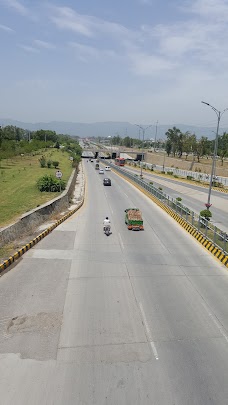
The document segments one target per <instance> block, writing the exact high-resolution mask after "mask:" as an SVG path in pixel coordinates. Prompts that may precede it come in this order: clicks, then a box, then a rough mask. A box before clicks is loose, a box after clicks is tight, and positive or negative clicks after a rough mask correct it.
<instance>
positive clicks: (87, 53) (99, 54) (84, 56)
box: [69, 42, 116, 62]
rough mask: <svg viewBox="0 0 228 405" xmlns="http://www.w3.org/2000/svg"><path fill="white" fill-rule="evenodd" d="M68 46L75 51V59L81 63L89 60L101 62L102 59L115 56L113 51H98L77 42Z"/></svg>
mask: <svg viewBox="0 0 228 405" xmlns="http://www.w3.org/2000/svg"><path fill="white" fill-rule="evenodd" d="M69 45H70V46H71V47H72V48H74V49H75V50H76V51H77V57H78V58H79V59H80V60H81V61H83V62H87V61H88V60H89V59H97V60H100V59H102V60H103V58H104V57H112V58H113V57H115V56H116V54H115V52H114V51H112V50H108V49H98V48H96V47H92V46H89V45H82V44H80V43H78V42H70V43H69Z"/></svg>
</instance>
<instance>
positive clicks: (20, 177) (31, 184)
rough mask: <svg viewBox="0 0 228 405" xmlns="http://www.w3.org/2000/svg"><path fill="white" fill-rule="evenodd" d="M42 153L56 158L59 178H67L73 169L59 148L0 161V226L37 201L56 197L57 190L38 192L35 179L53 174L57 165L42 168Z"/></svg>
mask: <svg viewBox="0 0 228 405" xmlns="http://www.w3.org/2000/svg"><path fill="white" fill-rule="evenodd" d="M42 155H44V156H45V157H46V160H49V159H50V160H52V161H58V162H59V167H58V169H59V170H61V171H62V173H63V177H62V179H63V180H65V181H66V182H67V181H68V179H69V177H70V175H71V173H72V170H73V169H72V163H71V161H70V160H69V154H68V153H67V152H64V151H62V150H59V149H48V150H46V151H41V152H40V153H37V154H36V155H35V156H26V155H25V156H16V157H14V158H12V159H7V160H2V161H1V162H0V187H1V198H0V226H1V227H2V226H6V225H8V224H10V223H12V222H14V221H15V220H16V219H17V218H18V217H20V216H21V215H22V214H24V213H25V212H27V211H30V210H31V209H33V208H36V207H38V206H39V205H42V204H44V203H45V202H47V201H50V200H52V199H53V198H55V197H57V196H58V195H59V193H47V192H43V193H41V192H40V191H39V190H38V188H37V186H36V182H37V180H38V178H40V177H42V176H44V175H45V174H52V175H53V176H55V172H56V169H55V168H54V167H51V168H50V169H48V168H47V167H45V168H41V167H40V163H39V159H40V157H41V156H42Z"/></svg>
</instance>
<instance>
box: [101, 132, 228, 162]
mask: <svg viewBox="0 0 228 405" xmlns="http://www.w3.org/2000/svg"><path fill="white" fill-rule="evenodd" d="M165 135H166V138H167V139H166V141H161V140H158V141H157V142H156V145H155V142H154V141H149V140H144V142H143V141H142V140H140V139H135V138H131V137H129V136H126V137H125V138H121V137H120V136H119V135H116V136H113V137H109V138H108V139H106V141H107V142H109V144H110V145H118V146H125V147H128V148H131V147H138V148H142V147H144V148H150V147H151V146H153V147H154V148H159V147H162V148H165V150H166V152H167V155H168V156H170V155H172V156H174V157H175V156H178V157H179V158H181V157H182V156H183V154H184V155H185V159H186V160H187V159H188V156H189V155H190V154H193V155H194V156H196V157H197V160H198V162H199V160H200V157H202V156H207V157H209V156H212V155H213V153H214V146H215V140H210V139H208V138H207V137H206V136H202V137H201V138H200V139H197V138H196V135H195V134H191V133H190V132H188V131H187V132H181V130H180V129H179V128H176V127H173V128H170V129H169V130H168V131H167V132H166V134H165ZM98 139H99V138H98ZM100 142H102V139H101V138H100ZM217 156H219V157H220V158H221V161H222V164H223V160H224V158H225V157H228V133H226V132H224V133H223V134H222V135H219V136H218V144H217Z"/></svg>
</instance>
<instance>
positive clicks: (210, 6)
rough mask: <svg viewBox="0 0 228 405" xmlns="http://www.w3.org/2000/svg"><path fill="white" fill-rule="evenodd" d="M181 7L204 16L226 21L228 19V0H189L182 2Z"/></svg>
mask: <svg viewBox="0 0 228 405" xmlns="http://www.w3.org/2000/svg"><path fill="white" fill-rule="evenodd" d="M181 9H182V10H183V11H185V12H189V13H193V14H195V15H197V16H200V17H203V18H210V17H211V18H212V20H213V21H215V20H216V19H218V20H220V21H224V20H226V21H227V19H228V3H227V0H195V1H191V0H188V1H186V2H185V3H184V4H182V6H181Z"/></svg>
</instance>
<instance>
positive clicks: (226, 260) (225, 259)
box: [112, 168, 228, 268]
mask: <svg viewBox="0 0 228 405" xmlns="http://www.w3.org/2000/svg"><path fill="white" fill-rule="evenodd" d="M112 170H113V171H114V172H115V173H116V174H118V176H120V177H122V178H124V180H127V181H128V182H129V183H131V184H132V185H133V186H134V187H136V188H137V189H138V190H140V191H141V192H143V194H145V195H146V196H147V197H149V198H150V199H151V200H152V201H153V202H154V203H155V204H157V205H158V206H159V207H160V208H162V209H163V210H164V211H165V212H167V214H169V215H170V216H171V217H172V218H173V219H174V220H175V221H176V222H178V223H179V224H180V225H181V226H182V228H184V229H185V230H186V231H187V232H188V233H190V235H191V236H193V238H195V239H197V240H198V242H200V243H201V245H202V246H203V247H204V248H205V249H207V250H208V251H209V252H210V253H212V254H213V256H215V257H216V258H217V259H218V260H219V261H220V262H221V263H222V264H224V266H225V267H227V268H228V256H226V255H225V254H224V253H223V251H222V250H221V249H219V248H218V247H217V246H215V245H214V244H213V243H212V242H211V241H210V240H209V239H207V238H205V236H203V235H202V234H201V233H200V232H198V231H197V230H196V229H195V228H194V227H193V226H192V225H190V224H189V223H188V222H187V221H185V219H183V218H181V217H180V216H179V215H178V214H176V213H175V212H173V211H172V210H171V208H169V207H167V206H166V205H165V204H163V203H162V202H161V201H160V200H159V199H158V198H157V197H155V196H153V195H151V194H150V193H149V192H148V191H146V190H145V189H144V188H143V187H141V186H139V185H138V184H135V183H134V182H133V181H131V180H130V179H127V178H126V177H125V176H123V175H122V174H120V173H119V172H118V171H117V170H115V169H113V168H112Z"/></svg>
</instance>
